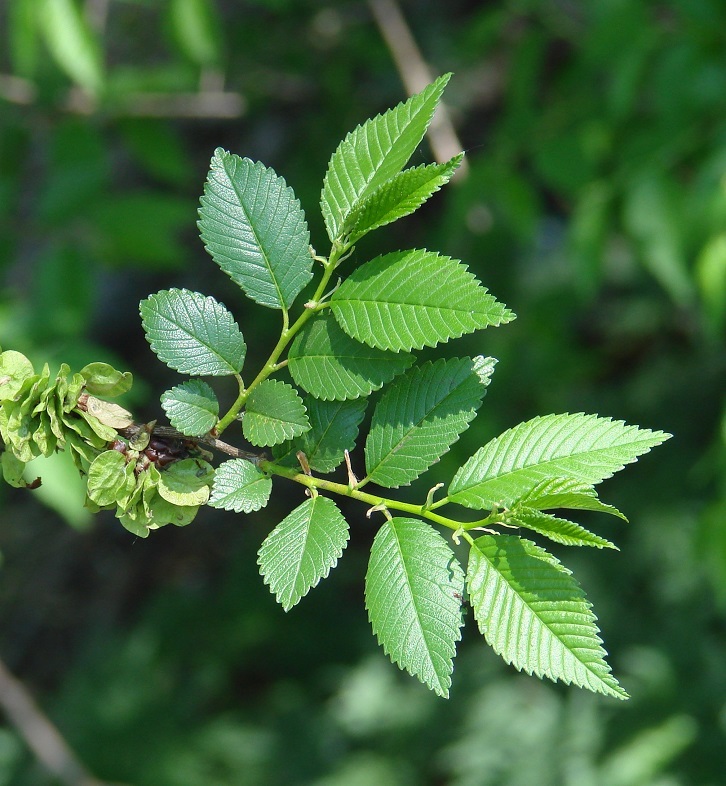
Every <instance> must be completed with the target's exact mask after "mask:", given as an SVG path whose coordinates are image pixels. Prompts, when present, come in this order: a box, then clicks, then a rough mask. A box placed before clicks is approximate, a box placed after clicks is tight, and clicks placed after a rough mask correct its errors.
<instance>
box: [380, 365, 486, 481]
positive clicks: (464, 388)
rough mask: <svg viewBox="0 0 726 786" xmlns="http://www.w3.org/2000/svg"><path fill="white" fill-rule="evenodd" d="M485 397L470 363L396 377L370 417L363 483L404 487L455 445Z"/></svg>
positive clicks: (423, 368)
mask: <svg viewBox="0 0 726 786" xmlns="http://www.w3.org/2000/svg"><path fill="white" fill-rule="evenodd" d="M485 392H486V389H485V387H484V385H483V384H482V380H481V377H480V376H479V375H478V374H477V373H476V371H475V370H474V362H473V361H472V360H471V359H470V358H453V359H451V360H444V359H441V360H437V361H436V362H435V363H425V364H424V365H423V366H421V367H420V368H414V369H412V370H411V371H408V372H407V373H406V374H404V375H403V376H400V377H399V378H398V379H397V380H396V381H395V382H393V383H392V384H391V386H390V387H389V388H388V389H387V390H386V392H385V393H384V394H383V397H382V398H381V400H380V401H379V402H378V405H377V406H376V408H375V410H374V412H373V421H372V423H371V429H370V432H369V433H368V439H367V440H366V451H365V455H366V471H367V472H368V475H367V478H368V479H369V480H372V481H373V482H374V483H377V484H378V485H379V486H385V487H386V488H395V487H397V486H402V485H407V484H409V483H410V482H411V481H412V480H414V479H415V478H417V477H418V476H419V475H420V474H421V473H422V472H424V471H425V470H427V469H428V468H429V467H430V466H431V465H432V464H433V463H434V462H436V461H438V460H439V459H440V458H441V456H442V455H443V454H444V453H445V452H446V451H447V450H448V449H449V448H450V447H451V445H452V444H453V443H454V442H456V440H458V439H459V435H460V434H461V432H462V431H464V429H466V427H467V426H468V425H469V423H470V422H471V421H472V420H473V418H474V416H475V415H476V411H477V409H478V408H479V406H480V405H481V402H482V399H483V398H484V394H485Z"/></svg>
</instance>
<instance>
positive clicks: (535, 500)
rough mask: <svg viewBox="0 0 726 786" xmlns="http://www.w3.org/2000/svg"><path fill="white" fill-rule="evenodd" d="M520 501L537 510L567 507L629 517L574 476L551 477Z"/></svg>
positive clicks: (622, 517) (624, 518)
mask: <svg viewBox="0 0 726 786" xmlns="http://www.w3.org/2000/svg"><path fill="white" fill-rule="evenodd" d="M519 503H520V504H522V505H526V506H527V507H530V508H535V509H537V510H553V509H556V508H567V509H572V510H593V511H598V512H600V513H609V514H610V515H611V516H617V517H618V518H620V519H622V520H623V521H627V520H628V519H627V518H626V517H625V516H624V515H623V514H622V513H621V512H620V511H619V510H618V509H617V508H615V507H613V506H612V505H607V504H605V503H604V502H601V501H600V500H599V499H598V496H597V491H595V489H594V488H593V487H592V486H590V485H588V484H587V483H580V482H579V481H577V480H573V479H572V478H549V479H548V480H543V481H542V482H541V483H538V484H537V485H536V486H535V487H534V488H532V489H531V490H530V491H528V492H527V493H526V494H525V495H524V496H523V497H521V498H520V499H519Z"/></svg>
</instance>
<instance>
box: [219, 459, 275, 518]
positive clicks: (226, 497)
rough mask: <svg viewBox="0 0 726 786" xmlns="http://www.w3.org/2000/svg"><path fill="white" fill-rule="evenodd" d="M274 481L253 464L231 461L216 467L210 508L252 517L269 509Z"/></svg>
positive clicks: (238, 460)
mask: <svg viewBox="0 0 726 786" xmlns="http://www.w3.org/2000/svg"><path fill="white" fill-rule="evenodd" d="M271 491H272V480H271V479H270V478H269V477H268V476H267V475H265V473H264V472H262V470H261V469H258V468H257V467H256V466H255V465H254V464H253V463H252V462H251V461H245V460H244V459H232V460H231V461H225V462H224V463H223V464H220V466H219V467H217V472H216V473H215V476H214V484H213V485H212V496H211V497H210V498H209V503H208V504H209V505H210V506H211V507H213V508H220V509H221V510H233V511H234V512H235V513H251V512H252V511H254V510H260V508H264V507H265V505H267V500H268V499H269V498H270V492H271Z"/></svg>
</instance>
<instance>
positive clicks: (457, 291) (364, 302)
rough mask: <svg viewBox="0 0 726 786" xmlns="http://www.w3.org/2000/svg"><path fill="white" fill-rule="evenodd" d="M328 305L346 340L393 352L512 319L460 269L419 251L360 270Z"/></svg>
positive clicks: (398, 253) (381, 259)
mask: <svg viewBox="0 0 726 786" xmlns="http://www.w3.org/2000/svg"><path fill="white" fill-rule="evenodd" d="M330 306H331V309H332V311H333V313H334V314H335V318H336V319H337V320H338V322H339V324H340V326H341V327H342V328H343V330H345V332H346V333H347V334H348V335H349V336H352V337H353V338H354V339H356V340H358V341H363V342H364V343H366V344H369V345H370V346H372V347H379V348H380V349H391V350H394V351H395V352H400V351H401V350H403V351H406V352H407V351H409V350H411V349H412V348H416V349H421V348H422V347H424V346H428V347H433V346H436V344H438V343H439V342H442V341H448V340H449V339H450V338H458V337H459V336H462V335H463V334H464V333H471V332H473V331H474V330H479V329H481V328H485V327H488V326H490V325H501V324H504V323H506V322H509V321H510V320H512V319H514V314H513V313H512V312H511V311H510V310H509V309H508V308H507V307H506V306H504V305H503V304H502V303H499V302H498V301H497V300H496V299H495V298H494V296H493V295H490V294H489V293H488V292H487V290H486V288H485V287H483V286H482V285H481V284H480V283H479V282H478V281H477V280H476V278H474V276H473V275H472V274H471V273H469V272H468V270H467V268H466V265H464V264H462V263H461V262H458V261H457V260H455V259H451V258H450V257H445V256H440V255H439V254H436V253H435V252H432V251H426V250H424V249H415V250H412V251H396V252H393V253H391V254H384V255H383V256H380V257H376V258H375V259H372V260H371V261H370V262H367V263H366V264H364V265H361V267H359V268H357V269H356V270H354V271H353V272H352V273H351V275H350V276H348V278H347V279H346V280H345V281H344V282H343V284H342V285H341V286H340V287H339V288H338V289H337V290H336V291H335V292H334V293H333V296H332V298H331V301H330Z"/></svg>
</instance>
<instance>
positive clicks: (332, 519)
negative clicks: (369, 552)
mask: <svg viewBox="0 0 726 786" xmlns="http://www.w3.org/2000/svg"><path fill="white" fill-rule="evenodd" d="M347 543H348V523H347V522H346V520H345V519H344V518H343V514H342V513H341V512H340V511H339V510H338V508H337V506H336V505H335V503H334V502H333V500H332V499H328V498H327V497H321V496H316V497H313V498H312V499H308V500H306V501H305V502H303V504H302V505H300V506H299V507H297V508H295V510H293V512H292V513H291V514H290V515H289V516H287V517H286V518H285V519H283V521H281V522H280V523H279V524H278V525H277V526H276V527H275V529H273V530H272V532H271V533H270V534H269V535H268V536H267V538H266V539H265V542H264V543H263V544H262V546H261V547H260V550H259V552H258V556H259V559H258V560H257V564H258V565H259V566H260V573H261V574H262V576H263V578H264V580H265V584H268V585H269V587H270V591H271V592H273V593H274V595H275V597H276V598H277V602H278V603H279V604H280V605H281V606H282V608H283V609H285V611H290V609H291V608H292V607H293V606H294V605H295V604H296V603H298V602H299V601H300V599H301V598H303V597H305V595H307V594H308V592H309V591H310V590H311V589H312V588H313V587H316V586H317V585H318V583H319V581H320V579H324V578H326V577H327V575H328V573H330V569H331V568H334V567H335V566H336V564H337V563H338V560H339V559H340V557H341V555H342V554H343V549H344V548H345V547H346V545H347Z"/></svg>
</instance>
